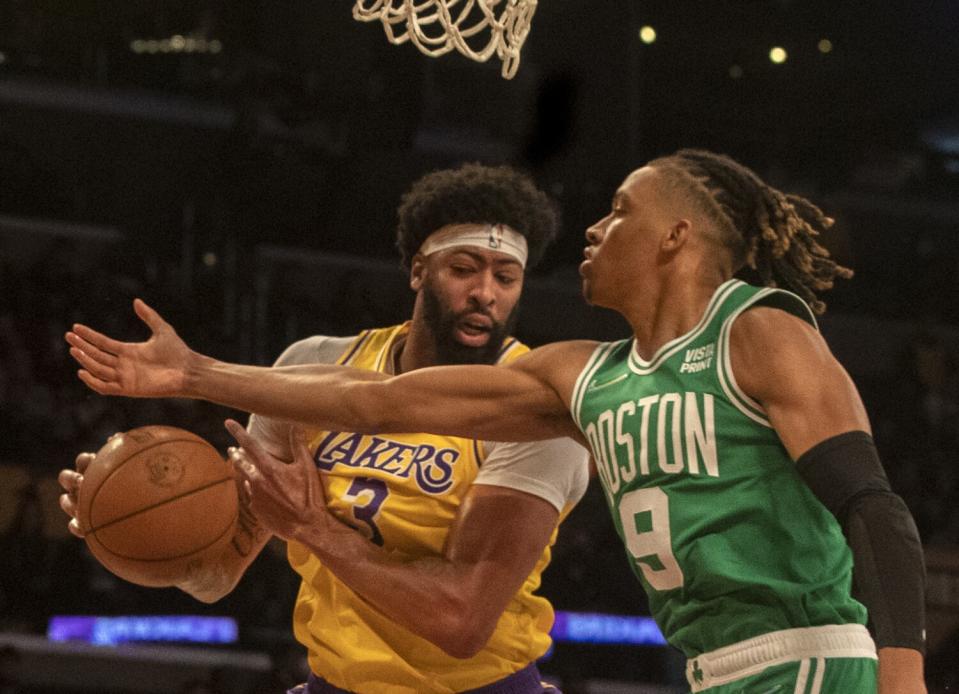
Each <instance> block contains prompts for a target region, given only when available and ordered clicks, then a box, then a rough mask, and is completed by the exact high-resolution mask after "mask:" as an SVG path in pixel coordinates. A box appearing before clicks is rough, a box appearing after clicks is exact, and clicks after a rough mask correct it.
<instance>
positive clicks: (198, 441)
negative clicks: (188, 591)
mask: <svg viewBox="0 0 959 694" xmlns="http://www.w3.org/2000/svg"><path fill="white" fill-rule="evenodd" d="M165 443H195V444H197V445H200V446H203V445H206V446H209V445H210V444H209V443H208V442H207V441H204V440H203V439H200V438H196V439H162V440H160V441H157V442H156V443H151V444H150V445H149V446H145V447H143V448H138V449H137V450H135V451H133V453H130V455H128V456H127V457H126V458H124V459H123V460H121V461H120V462H119V463H117V464H116V465H115V466H114V468H113V469H112V470H110V474H109V475H107V476H106V477H104V478H103V479H102V480H101V481H100V485H99V486H98V487H97V489H96V491H95V492H93V496H91V497H90V501H89V503H87V504H85V507H86V509H87V513H88V515H93V504H94V502H95V501H96V500H97V497H98V496H99V495H100V492H101V491H102V490H103V488H104V487H105V486H106V484H107V482H108V481H109V480H110V478H111V477H113V476H114V475H115V474H117V472H119V470H120V468H122V467H123V466H124V465H126V464H127V463H128V462H130V459H131V458H133V457H135V456H138V455H140V454H141V453H144V452H146V451H149V450H150V449H151V448H156V447H157V446H162V445H163V444H165ZM213 450H214V451H216V449H215V448H214V449H213ZM217 455H219V453H217ZM222 481H223V480H218V481H217V483H219V482H222ZM175 498H179V497H175ZM161 503H163V502H161ZM150 508H153V506H151V507H150ZM141 510H142V509H141ZM136 513H139V511H134V512H133V514H130V515H134V514H136ZM129 517H130V516H129V515H127V516H124V517H123V518H114V519H113V520H112V521H110V522H109V523H106V524H105V525H101V526H99V527H96V528H93V527H91V528H90V529H89V530H87V531H85V532H88V533H92V532H96V531H97V530H100V529H101V528H105V527H107V526H108V525H111V524H113V523H116V522H117V521H118V520H124V519H126V518H129ZM92 520H93V519H92V518H91V519H90V521H91V525H92Z"/></svg>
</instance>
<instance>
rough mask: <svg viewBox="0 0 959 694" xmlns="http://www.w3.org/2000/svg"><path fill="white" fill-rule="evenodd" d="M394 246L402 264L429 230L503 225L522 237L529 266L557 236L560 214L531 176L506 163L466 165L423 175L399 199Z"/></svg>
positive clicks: (534, 262) (430, 231)
mask: <svg viewBox="0 0 959 694" xmlns="http://www.w3.org/2000/svg"><path fill="white" fill-rule="evenodd" d="M397 214H398V216H399V224H398V226H397V229H396V247H397V248H398V249H399V251H400V256H401V259H402V262H403V267H405V268H407V269H409V268H410V266H411V263H412V260H413V256H415V255H416V253H417V252H418V251H419V249H420V246H422V245H423V241H425V240H426V237H428V236H429V235H430V234H432V233H433V232H435V231H437V230H439V229H442V228H443V227H445V226H447V225H449V224H505V225H507V226H509V227H510V228H511V229H513V230H515V231H516V232H518V233H520V234H522V235H523V236H524V237H525V238H526V243H527V245H528V246H529V260H528V261H527V263H526V267H527V268H532V267H534V266H535V265H536V264H537V263H538V262H539V261H540V259H541V258H542V257H543V253H544V252H545V251H546V247H547V246H548V245H549V243H550V242H551V241H552V240H553V239H554V238H555V237H556V232H557V230H558V228H559V214H558V212H557V209H556V206H555V205H554V204H553V202H552V201H551V200H550V199H549V197H548V196H547V195H546V193H544V192H543V191H541V190H540V189H539V188H537V187H536V184H535V183H534V182H533V180H532V179H531V178H530V177H529V176H527V175H526V174H523V173H520V172H519V171H517V170H516V169H513V168H510V167H509V166H484V165H482V164H464V165H462V166H460V167H458V168H455V169H443V170H441V171H434V172H432V173H429V174H426V175H425V176H423V177H422V178H420V179H419V180H417V181H416V182H415V183H413V185H412V187H411V188H410V190H409V191H408V192H407V193H406V194H405V195H404V196H403V199H402V201H401V202H400V207H399V210H397Z"/></svg>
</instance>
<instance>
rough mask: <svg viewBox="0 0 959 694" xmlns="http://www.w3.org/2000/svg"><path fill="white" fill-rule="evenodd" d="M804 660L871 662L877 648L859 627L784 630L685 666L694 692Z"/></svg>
mask: <svg viewBox="0 0 959 694" xmlns="http://www.w3.org/2000/svg"><path fill="white" fill-rule="evenodd" d="M804 658H872V659H873V660H875V659H876V658H877V656H876V644H875V643H874V642H873V640H872V637H871V636H870V635H869V631H868V630H867V629H866V627H864V626H862V625H861V624H833V625H828V626H821V627H806V628H803V629H783V630H782V631H771V632H769V633H768V634H763V635H761V636H756V637H754V638H751V639H746V640H745V641H740V642H739V643H734V644H731V645H729V646H723V647H722V648H717V649H716V650H715V651H710V652H709V653H703V654H702V655H700V656H697V657H695V658H690V659H689V660H688V661H687V662H686V680H687V681H688V682H689V686H690V688H691V689H692V691H693V692H701V691H703V690H704V689H709V688H710V687H716V686H719V685H721V684H727V683H729V682H735V681H736V680H738V679H741V678H743V677H748V676H750V675H754V674H756V673H757V672H761V671H763V670H765V669H766V668H767V667H770V666H772V665H780V664H782V663H788V662H790V661H795V660H803V659H804Z"/></svg>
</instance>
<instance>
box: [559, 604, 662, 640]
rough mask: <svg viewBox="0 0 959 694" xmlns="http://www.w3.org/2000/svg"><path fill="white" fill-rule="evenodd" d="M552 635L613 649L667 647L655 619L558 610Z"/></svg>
mask: <svg viewBox="0 0 959 694" xmlns="http://www.w3.org/2000/svg"><path fill="white" fill-rule="evenodd" d="M550 636H552V637H553V640H554V641H557V642H559V641H567V642H573V643H599V644H606V645H610V646H615V645H625V646H665V645H666V639H664V638H663V634H662V632H661V631H660V630H659V627H658V626H656V622H655V621H654V620H653V618H652V617H635V616H630V615H618V614H599V613H594V612H563V611H560V610H557V612H556V619H555V621H554V622H553V628H552V630H551V631H550Z"/></svg>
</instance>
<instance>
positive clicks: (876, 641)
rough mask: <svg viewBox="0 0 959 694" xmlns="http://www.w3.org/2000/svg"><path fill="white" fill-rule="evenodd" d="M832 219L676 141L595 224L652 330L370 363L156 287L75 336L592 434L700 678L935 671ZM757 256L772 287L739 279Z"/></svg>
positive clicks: (426, 415)
mask: <svg viewBox="0 0 959 694" xmlns="http://www.w3.org/2000/svg"><path fill="white" fill-rule="evenodd" d="M830 223H831V222H830V220H829V219H827V218H826V217H824V216H823V214H822V213H821V212H820V211H819V209H818V208H816V207H815V206H814V205H812V204H811V203H810V202H808V201H807V200H804V199H802V198H799V197H797V196H793V195H785V194H783V193H781V192H780V191H778V190H775V189H773V188H771V187H769V186H768V185H766V184H765V183H764V182H763V181H761V180H760V179H759V178H758V177H757V176H756V175H755V174H754V173H753V172H752V171H750V170H749V169H747V168H745V167H743V166H741V165H740V164H738V163H736V162H734V161H733V160H731V159H729V158H727V157H724V156H720V155H715V154H712V153H709V152H703V151H698V150H682V151H680V152H677V153H675V154H673V155H671V156H668V157H664V158H661V159H656V160H654V161H653V162H651V163H650V164H648V165H647V166H645V167H643V168H641V169H638V170H637V171H634V172H633V173H632V174H630V176H629V177H627V179H626V180H625V181H624V183H623V184H622V185H621V186H620V188H619V189H618V190H617V191H616V193H615V195H614V197H613V205H612V210H611V211H610V213H609V214H608V215H606V216H605V217H604V218H603V219H602V220H600V221H599V222H597V223H596V224H595V225H593V226H592V227H591V228H590V229H589V230H588V231H587V233H586V238H587V242H588V245H587V247H586V249H585V262H583V264H582V266H581V268H580V271H581V275H582V277H583V290H584V293H585V296H586V298H587V300H588V301H590V302H591V303H593V304H597V305H601V306H605V307H609V308H612V309H615V310H617V311H619V312H620V313H621V314H622V315H623V316H624V317H626V319H627V320H628V321H629V323H630V325H631V327H632V329H633V336H632V338H631V339H629V340H625V341H622V342H616V343H609V344H597V343H595V342H588V341H576V342H565V343H557V344H553V345H547V346H545V347H541V348H539V349H536V350H533V352H531V353H530V354H529V355H527V356H526V357H524V358H523V359H519V360H517V361H516V362H514V363H513V364H512V365H510V366H508V367H506V368H499V369H497V368H492V367H481V366H451V367H441V368H435V369H424V370H421V371H417V372H415V373H411V374H406V375H402V376H398V377H395V378H384V379H376V380H373V379H369V378H368V377H367V376H365V374H354V373H353V372H350V371H348V370H343V369H336V368H330V367H325V368H290V369H273V370H267V369H259V368H256V367H246V366H240V365H234V364H224V363H222V362H217V361H215V360H212V359H209V358H208V357H202V356H200V355H196V354H195V353H192V352H190V350H189V349H188V348H187V347H186V345H185V344H183V343H182V341H180V340H179V338H178V337H177V336H176V333H175V332H174V331H173V329H172V328H171V327H170V326H169V325H168V324H166V323H165V322H164V321H163V320H162V318H160V317H159V316H158V315H157V314H156V313H155V312H153V311H152V310H151V309H149V308H148V307H146V306H145V305H142V304H140V305H139V309H138V310H139V313H140V315H141V316H142V317H143V318H144V320H145V321H146V322H147V323H148V325H149V326H150V328H151V329H152V330H153V333H154V335H153V338H151V342H148V343H139V344H131V343H118V342H116V341H112V340H109V338H106V337H105V336H103V335H100V334H99V333H97V332H95V331H93V330H91V329H89V328H86V327H84V326H75V329H74V332H72V333H69V334H68V336H67V339H68V342H69V343H70V344H71V345H72V346H73V349H72V350H71V353H72V354H73V356H74V357H75V358H76V359H77V360H78V361H79V362H80V364H81V366H82V367H83V368H82V369H81V371H80V377H81V378H82V379H83V380H84V381H85V382H86V383H87V384H88V385H89V386H90V387H91V388H93V389H94V390H96V391H97V392H100V393H105V394H118V395H129V396H151V397H156V396H187V397H194V398H202V399H207V400H211V401H215V402H219V403H223V404H225V405H229V406H232V407H236V408H239V409H243V410H247V411H251V412H253V411H255V412H261V413H266V414H268V415H270V416H274V417H280V418H285V419H289V420H294V421H301V422H305V423H312V424H319V425H322V426H324V427H328V428H335V427H342V428H349V429H351V430H357V431H382V432H387V431H406V430H430V431H434V432H436V433H446V434H459V435H467V436H473V437H481V438H489V439H495V440H516V441H521V440H533V439H539V438H548V437H555V436H562V435H569V436H575V437H578V438H579V440H581V441H583V442H584V443H588V444H589V446H590V448H591V450H592V452H593V456H594V458H595V459H596V463H597V467H598V469H599V471H600V478H601V480H602V483H603V486H604V489H605V491H606V497H607V499H608V501H609V505H610V510H611V512H612V515H613V519H614V522H615V524H616V528H617V531H618V532H619V533H620V535H621V537H622V539H623V543H624V545H625V547H626V550H627V556H628V558H629V560H630V562H631V563H632V565H633V567H634V569H635V572H636V574H637V576H638V577H639V579H640V581H641V582H642V584H643V586H644V588H645V589H646V591H647V593H648V594H649V598H650V605H651V607H652V610H653V613H654V615H655V617H656V619H657V621H658V622H659V624H660V627H661V628H662V630H663V632H664V634H665V636H666V638H667V639H668V640H669V641H670V642H671V643H672V644H673V645H675V646H676V647H678V648H680V649H681V650H682V651H683V652H684V653H685V654H686V656H687V658H688V666H687V678H688V681H689V685H690V688H691V689H692V691H695V692H701V691H708V692H711V693H717V694H718V693H723V694H725V693H727V692H728V693H730V694H732V693H733V692H756V693H757V694H759V693H766V692H770V693H771V692H783V693H785V692H797V693H804V694H805V693H809V692H832V693H840V694H849V693H859V692H863V693H865V692H874V691H876V689H877V683H878V691H879V692H881V694H892V693H897V694H898V693H906V692H908V693H922V692H925V684H924V682H923V671H922V666H923V662H922V649H923V646H924V629H923V622H924V600H923V557H922V550H921V546H920V543H919V538H918V534H917V532H916V529H915V525H914V523H913V521H912V518H911V516H910V515H909V512H908V510H907V509H906V508H905V506H904V504H903V503H902V501H901V500H900V499H899V497H898V496H896V495H895V494H893V493H892V492H891V490H890V488H889V485H888V482H887V480H886V476H885V474H884V472H883V469H882V466H881V464H880V461H879V458H878V456H877V453H876V449H875V446H874V445H873V443H872V439H871V436H870V433H869V422H868V420H867V417H866V413H865V410H864V408H863V406H862V403H861V401H860V398H859V395H858V393H857V391H856V389H855V386H854V385H853V383H852V381H851V380H850V378H849V376H848V375H847V374H846V372H845V371H844V370H843V368H842V367H841V366H840V365H839V363H838V362H837V361H836V359H835V358H834V357H833V356H832V354H831V353H830V351H829V349H828V347H827V346H826V344H825V342H824V341H823V339H822V337H821V336H820V335H819V333H818V332H817V330H816V326H815V320H814V318H813V312H821V311H822V310H823V309H824V305H823V304H822V303H821V302H820V301H819V299H818V298H817V296H816V292H818V291H819V290H823V289H827V288H829V287H830V286H831V285H832V282H833V280H834V279H835V278H836V277H837V276H848V274H849V272H848V271H847V270H845V269H844V268H841V267H839V266H838V265H836V264H835V263H834V262H833V261H832V260H831V259H830V258H829V254H828V253H827V252H826V251H825V250H824V249H823V248H822V247H820V246H819V245H818V244H817V243H816V241H815V236H816V235H817V234H818V233H819V232H821V231H823V230H824V229H826V228H827V227H828V226H829V225H830ZM747 266H748V267H750V268H752V269H754V270H755V272H756V273H757V274H758V277H759V278H760V280H761V281H762V283H763V284H764V285H766V286H765V288H758V287H753V286H750V285H746V284H744V283H741V282H739V281H737V280H734V279H733V276H734V275H735V274H736V273H737V272H738V271H740V270H742V269H743V268H745V267H747ZM777 286H778V287H784V288H786V289H788V290H791V291H786V290H784V289H776V288H774V287H777ZM252 377H255V378H252ZM397 403H402V406H397ZM297 455H298V457H299V458H300V460H301V461H302V462H304V464H305V452H304V451H303V449H302V446H301V447H299V450H298V453H297ZM235 457H236V458H237V462H238V468H239V470H240V472H241V474H244V475H245V476H246V477H247V478H248V480H249V481H250V487H251V491H252V494H253V495H254V496H255V495H256V494H257V493H269V492H270V489H271V482H270V480H271V479H273V477H274V476H275V471H274V470H272V469H271V468H270V461H269V460H259V459H258V458H257V457H256V455H255V452H250V451H246V452H244V453H242V454H240V455H238V456H235ZM258 490H259V492H258ZM302 522H303V523H304V526H309V527H313V528H320V529H321V530H320V531H317V532H320V533H324V532H325V533H326V537H327V538H328V540H327V541H328V542H329V543H330V545H331V550H330V551H331V552H335V545H336V542H337V537H338V535H339V533H340V532H342V531H341V530H340V529H339V528H337V526H336V524H335V523H334V522H333V521H332V520H331V518H330V516H329V514H328V513H327V512H326V510H325V509H323V508H322V507H320V506H318V505H314V506H312V507H311V508H310V509H304V511H303V516H302ZM319 541H320V542H322V540H319ZM341 561H343V562H348V561H349V558H348V557H342V558H341ZM853 595H855V596H856V598H855V599H854V598H853ZM867 623H868V625H869V626H870V627H871V632H872V634H871V636H870V632H869V631H867V629H866V627H865V626H864V624H867ZM877 646H878V677H877V667H876V665H877V648H876V647H877Z"/></svg>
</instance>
